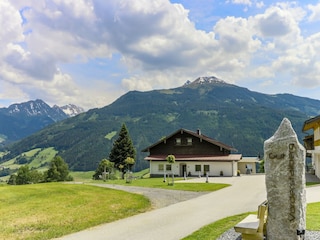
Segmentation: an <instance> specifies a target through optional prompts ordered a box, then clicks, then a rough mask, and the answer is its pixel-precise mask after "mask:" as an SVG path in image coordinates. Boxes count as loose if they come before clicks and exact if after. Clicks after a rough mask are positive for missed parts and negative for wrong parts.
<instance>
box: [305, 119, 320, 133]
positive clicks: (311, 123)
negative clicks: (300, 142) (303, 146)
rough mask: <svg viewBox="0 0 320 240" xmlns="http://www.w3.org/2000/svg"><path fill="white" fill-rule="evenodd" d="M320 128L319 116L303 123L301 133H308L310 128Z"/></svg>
mask: <svg viewBox="0 0 320 240" xmlns="http://www.w3.org/2000/svg"><path fill="white" fill-rule="evenodd" d="M318 126H320V115H319V116H316V117H313V118H310V119H308V120H307V121H305V122H304V124H303V128H302V131H308V130H310V129H312V128H315V127H318Z"/></svg>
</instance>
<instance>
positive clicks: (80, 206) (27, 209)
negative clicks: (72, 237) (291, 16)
mask: <svg viewBox="0 0 320 240" xmlns="http://www.w3.org/2000/svg"><path fill="white" fill-rule="evenodd" d="M0 205H1V208H0V216H1V218H0V239H8V240H10V239H24V240H25V239H26V240H28V239H51V238H56V237H60V236H63V235H66V234H69V233H72V232H77V231H80V230H83V229H86V228H89V227H92V226H96V225H99V224H102V223H107V222H112V221H115V220H118V219H121V218H125V217H128V216H132V215H134V214H137V213H141V212H144V211H147V210H148V209H150V202H149V200H148V199H146V198H145V197H144V196H142V195H138V194H131V193H127V192H123V191H117V190H112V189H108V188H100V187H94V186H88V185H83V184H62V183H50V184H34V185H23V186H3V185H1V186H0Z"/></svg>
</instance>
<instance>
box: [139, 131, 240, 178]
mask: <svg viewBox="0 0 320 240" xmlns="http://www.w3.org/2000/svg"><path fill="white" fill-rule="evenodd" d="M142 151H143V152H149V156H147V157H146V158H145V160H147V161H149V163H150V176H152V177H154V176H163V175H164V174H171V173H174V175H175V176H181V177H183V176H206V174H207V173H208V175H209V176H236V175H237V170H238V162H239V161H240V160H241V158H242V155H241V154H232V153H231V152H232V151H236V149H234V148H233V147H231V146H228V145H226V144H224V143H221V142H218V141H216V140H214V139H212V138H209V137H207V136H205V135H203V134H202V133H201V131H200V130H198V131H196V132H193V131H190V130H186V129H179V130H178V131H176V132H174V133H172V134H171V135H169V136H167V137H165V138H163V139H161V140H160V141H158V142H156V143H155V144H153V145H151V146H149V147H147V148H146V149H144V150H142ZM170 154H172V155H174V156H175V160H176V161H175V163H174V164H172V165H171V164H169V163H168V162H167V161H166V158H167V156H168V155H170Z"/></svg>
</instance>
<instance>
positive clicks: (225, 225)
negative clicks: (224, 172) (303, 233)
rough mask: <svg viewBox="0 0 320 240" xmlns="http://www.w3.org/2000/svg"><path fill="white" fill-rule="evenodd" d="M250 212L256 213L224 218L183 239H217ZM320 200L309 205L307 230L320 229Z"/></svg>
mask: <svg viewBox="0 0 320 240" xmlns="http://www.w3.org/2000/svg"><path fill="white" fill-rule="evenodd" d="M249 214H256V213H253V212H251V213H243V214H239V215H235V216H231V217H227V218H223V219H221V220H219V221H216V222H214V223H212V224H209V225H207V226H204V227H203V228H200V229H199V230H198V231H195V232H194V233H192V234H191V235H189V236H187V237H185V238H183V240H194V239H197V240H198V239H201V240H211V239H217V238H218V237H219V236H221V235H222V234H223V233H224V232H225V231H227V230H229V229H230V228H232V227H234V226H235V225H236V224H237V223H238V222H240V221H241V220H242V219H244V218H245V217H246V216H248V215H249ZM319 216H320V202H318V203H309V204H308V205H307V230H310V231H320V218H319Z"/></svg>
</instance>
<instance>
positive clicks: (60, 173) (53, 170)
mask: <svg viewBox="0 0 320 240" xmlns="http://www.w3.org/2000/svg"><path fill="white" fill-rule="evenodd" d="M46 178H47V179H46V180H47V182H60V181H72V180H73V179H72V177H71V176H70V175H69V167H68V164H67V163H66V162H65V161H64V160H63V158H62V157H60V156H55V157H54V159H53V160H52V161H51V163H50V167H49V169H48V171H47V172H46Z"/></svg>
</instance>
